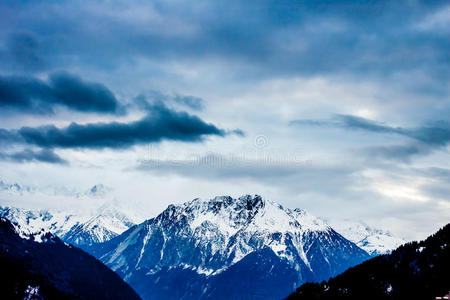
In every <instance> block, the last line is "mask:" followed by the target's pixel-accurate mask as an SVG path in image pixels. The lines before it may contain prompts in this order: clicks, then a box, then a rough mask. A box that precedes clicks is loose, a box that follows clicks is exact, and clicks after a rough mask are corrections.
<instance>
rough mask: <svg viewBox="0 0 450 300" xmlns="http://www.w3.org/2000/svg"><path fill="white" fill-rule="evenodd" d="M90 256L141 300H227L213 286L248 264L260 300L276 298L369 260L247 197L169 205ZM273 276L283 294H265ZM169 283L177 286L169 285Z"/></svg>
mask: <svg viewBox="0 0 450 300" xmlns="http://www.w3.org/2000/svg"><path fill="white" fill-rule="evenodd" d="M91 252H92V253H93V254H94V255H96V256H97V257H98V258H99V259H100V260H101V261H103V262H104V263H105V264H106V265H108V266H109V267H111V268H112V269H113V270H115V271H116V272H117V273H118V274H120V275H121V276H122V277H123V278H124V279H125V280H126V281H127V282H129V283H130V284H131V285H132V286H133V287H134V288H135V289H136V290H137V291H138V292H139V293H140V295H141V296H142V297H143V298H148V299H151V298H158V297H165V298H186V299H198V298H202V297H203V298H208V297H211V295H214V296H215V297H216V298H229V296H230V294H228V295H226V294H225V295H224V294H223V293H219V294H215V293H216V292H217V291H218V289H217V286H218V285H220V282H222V283H224V282H223V281H221V279H220V278H226V277H227V274H229V272H231V271H233V272H236V268H237V269H239V268H241V269H242V268H248V264H246V263H245V261H247V260H249V261H255V263H257V264H258V265H259V267H260V269H261V273H260V274H253V277H254V278H260V279H261V280H263V281H261V282H262V284H263V286H264V287H266V288H267V291H265V292H264V294H265V298H269V299H270V298H279V297H282V296H287V295H288V294H289V293H290V292H291V291H293V289H294V287H295V285H296V284H299V283H302V282H306V281H320V280H323V279H327V278H329V277H330V276H333V275H336V274H338V273H340V272H342V271H344V270H345V269H347V268H348V267H350V266H352V265H355V264H357V263H359V262H361V261H363V260H365V259H367V258H368V257H369V255H368V254H367V253H366V252H365V251H363V250H362V249H360V248H359V247H357V246H356V245H355V244H354V243H352V242H350V241H348V240H347V239H345V238H344V237H342V236H341V235H340V234H338V233H337V232H335V231H334V230H333V229H332V228H331V227H330V226H328V225H327V224H326V223H325V222H324V221H322V220H320V219H318V218H316V217H314V216H311V215H310V214H308V213H307V212H306V211H304V210H301V209H294V210H291V209H288V208H284V207H282V206H281V205H279V204H276V203H275V202H272V201H269V200H265V199H262V198H261V197H260V196H255V197H251V196H249V195H246V196H242V197H240V198H238V199H233V198H231V197H228V196H222V197H216V198H214V199H211V200H207V201H203V200H201V199H194V200H192V201H189V202H186V203H184V204H181V205H176V206H175V205H170V206H169V207H168V208H167V209H166V210H164V211H163V212H162V213H161V214H160V215H158V216H157V217H156V218H153V219H150V220H147V221H145V222H143V223H141V224H139V225H137V226H135V227H132V228H131V229H129V230H127V231H126V232H124V233H123V234H122V235H120V236H118V237H116V238H114V239H112V240H111V241H109V242H106V243H104V244H101V245H100V246H99V247H97V246H95V247H93V248H92V249H91ZM269 253H270V254H269ZM268 257H271V258H270V259H265V258H268ZM231 268H232V269H231ZM274 268H275V269H276V268H279V269H283V270H285V271H286V272H287V273H289V274H290V280H291V282H290V283H289V284H288V285H286V287H285V288H284V289H283V290H279V289H278V290H276V291H275V290H274V291H271V290H272V289H271V288H273V284H272V282H276V281H277V280H278V279H279V276H280V275H279V273H278V272H276V273H272V272H271V271H272V270H273V269H274ZM230 270H231V271H230ZM241 271H243V270H241ZM238 273H239V272H238ZM266 273H267V274H269V276H266ZM182 274H185V275H182ZM186 274H189V276H186ZM174 278H177V280H176V282H178V284H176V285H174V284H171V282H173V281H174ZM161 282H166V285H164V284H161ZM158 283H159V284H158ZM180 286H182V287H183V288H182V289H180V288H179V287H180ZM248 288H249V286H247V290H246V291H244V290H242V289H241V290H235V291H234V292H235V294H233V295H236V296H238V298H241V299H242V298H246V297H244V296H243V295H246V294H247V293H248V292H252V291H249V290H248ZM253 288H254V289H255V291H254V292H259V291H256V286H255V287H253ZM231 290H232V289H229V292H232V291H231ZM239 295H241V296H239Z"/></svg>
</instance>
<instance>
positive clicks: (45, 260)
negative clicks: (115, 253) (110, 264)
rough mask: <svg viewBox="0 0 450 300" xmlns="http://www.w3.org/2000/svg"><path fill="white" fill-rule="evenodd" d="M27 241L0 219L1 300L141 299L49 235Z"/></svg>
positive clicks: (108, 272)
mask: <svg viewBox="0 0 450 300" xmlns="http://www.w3.org/2000/svg"><path fill="white" fill-rule="evenodd" d="M40 239H42V242H36V241H33V240H30V239H24V238H21V237H20V236H19V234H18V233H17V232H16V231H15V229H14V227H13V226H12V224H11V223H10V222H9V221H8V220H6V219H4V218H0V274H1V276H0V277H1V278H0V289H1V298H2V299H139V296H138V295H137V294H136V293H135V292H134V291H133V290H132V289H131V288H130V287H129V286H128V284H127V283H125V282H124V281H123V280H122V279H121V278H120V277H119V276H118V275H117V274H115V273H114V272H113V271H111V270H110V269H108V268H107V267H106V266H104V265H103V264H102V263H100V262H99V261H97V260H96V259H95V258H94V257H92V256H90V255H89V254H87V253H85V252H83V251H82V250H80V249H78V248H75V247H72V246H70V245H67V244H65V243H63V242H61V241H60V240H59V239H58V238H57V237H55V236H53V235H51V234H49V233H47V234H44V235H43V236H41V237H40Z"/></svg>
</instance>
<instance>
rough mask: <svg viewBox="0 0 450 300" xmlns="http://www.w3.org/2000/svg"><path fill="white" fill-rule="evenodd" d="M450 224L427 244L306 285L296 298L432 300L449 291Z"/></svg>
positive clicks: (411, 245)
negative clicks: (327, 279)
mask: <svg viewBox="0 0 450 300" xmlns="http://www.w3.org/2000/svg"><path fill="white" fill-rule="evenodd" d="M449 272H450V224H447V225H446V226H445V227H444V228H442V229H441V230H439V231H438V232H437V233H436V234H434V235H432V236H430V237H429V238H427V239H426V240H425V241H421V242H412V243H408V244H406V245H403V246H400V247H399V248H397V250H395V251H393V252H392V254H389V255H383V256H378V257H375V258H373V259H371V260H368V261H366V262H364V263H362V264H360V265H358V266H356V267H353V268H351V269H349V270H348V271H346V272H344V273H343V274H341V275H339V276H336V277H335V278H332V279H330V280H329V281H328V282H322V283H321V284H318V283H306V284H304V285H302V286H301V287H300V288H298V289H297V291H296V292H295V293H293V294H292V295H290V296H289V297H288V299H289V300H293V299H307V300H311V299H333V300H334V299H380V300H383V299H424V300H426V299H430V300H432V299H433V300H434V299H435V297H436V296H442V295H444V294H446V293H447V292H448V291H449V290H450V275H449Z"/></svg>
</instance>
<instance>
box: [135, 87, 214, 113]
mask: <svg viewBox="0 0 450 300" xmlns="http://www.w3.org/2000/svg"><path fill="white" fill-rule="evenodd" d="M134 103H135V104H136V105H137V106H138V107H139V108H141V109H148V108H151V107H152V105H153V104H154V103H164V104H166V105H167V104H169V103H174V104H177V105H181V106H183V107H188V108H190V109H193V110H196V111H200V110H203V109H204V107H205V103H204V100H203V99H202V98H200V97H195V96H187V95H180V94H175V95H169V94H165V93H162V92H160V91H156V90H152V91H148V92H146V93H143V94H140V95H138V96H137V97H135V98H134Z"/></svg>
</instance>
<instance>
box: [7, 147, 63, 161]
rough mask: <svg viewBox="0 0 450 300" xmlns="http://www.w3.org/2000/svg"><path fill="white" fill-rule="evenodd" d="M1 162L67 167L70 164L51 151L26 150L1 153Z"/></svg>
mask: <svg viewBox="0 0 450 300" xmlns="http://www.w3.org/2000/svg"><path fill="white" fill-rule="evenodd" d="M0 160H6V161H12V162H19V163H25V162H44V163H50V164H61V165H67V164H68V162H67V161H66V160H64V159H62V158H61V157H60V156H59V155H58V154H56V153H55V152H53V151H52V150H49V149H41V150H38V151H34V150H30V149H26V150H23V151H19V152H14V153H0Z"/></svg>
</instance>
